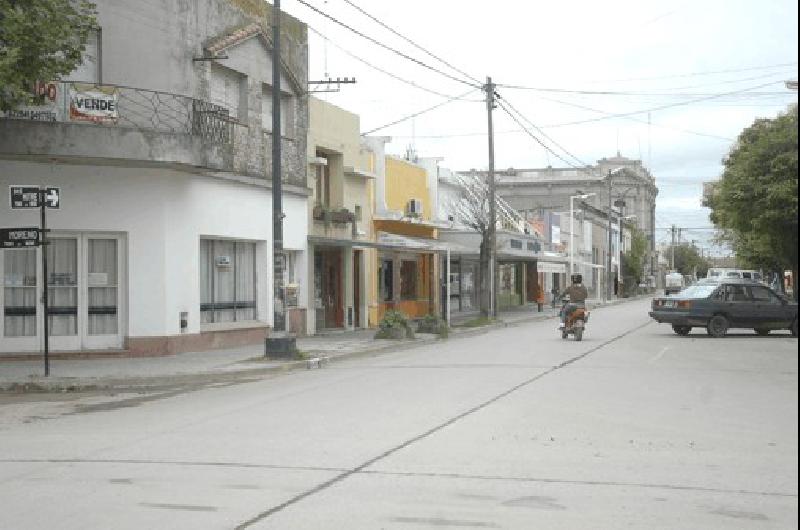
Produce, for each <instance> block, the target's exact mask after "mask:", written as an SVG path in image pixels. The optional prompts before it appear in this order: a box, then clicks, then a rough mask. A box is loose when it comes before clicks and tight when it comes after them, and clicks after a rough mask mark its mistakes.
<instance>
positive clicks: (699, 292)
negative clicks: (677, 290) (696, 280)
mask: <svg viewBox="0 0 800 530" xmlns="http://www.w3.org/2000/svg"><path fill="white" fill-rule="evenodd" d="M716 289H717V285H716V284H715V285H703V284H695V285H692V286H691V287H687V288H686V289H684V290H683V291H681V294H680V296H681V297H682V298H708V297H709V296H711V293H713V292H714V291H715V290H716Z"/></svg>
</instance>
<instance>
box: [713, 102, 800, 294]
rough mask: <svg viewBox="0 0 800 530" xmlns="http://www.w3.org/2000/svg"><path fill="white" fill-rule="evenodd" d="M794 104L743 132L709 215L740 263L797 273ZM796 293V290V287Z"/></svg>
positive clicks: (725, 160) (795, 113) (795, 109)
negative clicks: (783, 111) (785, 110)
mask: <svg viewBox="0 0 800 530" xmlns="http://www.w3.org/2000/svg"><path fill="white" fill-rule="evenodd" d="M797 155H798V153H797V105H792V106H791V107H789V109H788V110H787V112H785V113H783V114H780V115H778V116H777V117H776V118H774V119H758V120H756V121H755V122H754V123H753V125H751V126H750V127H748V128H747V129H745V130H744V131H742V133H741V134H740V135H739V137H738V139H737V140H736V144H735V145H734V147H733V149H732V150H731V152H730V154H729V155H728V156H727V157H726V158H725V159H724V160H723V163H724V166H725V168H724V171H723V174H722V179H721V180H720V183H719V185H718V187H717V191H716V192H715V194H714V195H713V196H712V197H711V198H710V200H709V206H710V208H711V220H712V221H713V222H714V224H715V225H717V226H718V227H719V228H721V229H723V230H725V234H726V235H727V237H726V238H727V240H728V241H729V242H730V243H731V244H732V246H733V248H734V249H735V250H736V252H737V257H738V258H739V260H740V261H742V262H743V263H745V264H747V265H749V266H753V267H759V268H761V267H766V268H770V269H771V270H773V271H778V270H780V271H781V273H782V271H783V270H786V269H791V270H792V271H793V274H794V277H795V278H796V277H797V258H798V256H797V234H798V230H797ZM795 298H797V290H795Z"/></svg>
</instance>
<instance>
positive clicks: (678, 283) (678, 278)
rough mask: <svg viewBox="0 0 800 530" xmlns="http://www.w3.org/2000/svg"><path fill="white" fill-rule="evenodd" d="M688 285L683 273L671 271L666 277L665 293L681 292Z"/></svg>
mask: <svg viewBox="0 0 800 530" xmlns="http://www.w3.org/2000/svg"><path fill="white" fill-rule="evenodd" d="M684 287H686V283H685V279H684V277H683V274H681V273H680V272H670V273H669V274H667V275H666V276H665V277H664V294H668V295H669V294H672V293H679V292H681V291H682V290H683V288H684Z"/></svg>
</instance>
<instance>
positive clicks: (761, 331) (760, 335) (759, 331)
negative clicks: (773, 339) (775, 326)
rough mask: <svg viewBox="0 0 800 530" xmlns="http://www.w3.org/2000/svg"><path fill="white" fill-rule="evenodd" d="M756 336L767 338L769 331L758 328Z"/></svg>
mask: <svg viewBox="0 0 800 530" xmlns="http://www.w3.org/2000/svg"><path fill="white" fill-rule="evenodd" d="M756 335H758V336H759V337H766V336H767V335H769V330H768V329H765V328H756Z"/></svg>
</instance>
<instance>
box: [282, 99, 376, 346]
mask: <svg viewBox="0 0 800 530" xmlns="http://www.w3.org/2000/svg"><path fill="white" fill-rule="evenodd" d="M309 110H310V117H311V120H310V128H309V141H308V159H309V185H310V186H311V188H312V198H313V200H312V201H310V202H309V207H310V211H309V227H310V230H309V235H308V241H309V261H308V277H309V278H312V279H313V289H311V290H310V291H309V299H308V304H307V307H308V308H310V311H308V315H307V330H308V333H315V332H317V331H322V330H329V329H354V328H365V327H367V326H368V325H369V320H368V316H369V309H368V307H369V297H368V295H367V292H368V283H367V281H368V279H369V278H370V277H371V275H372V273H373V272H372V271H373V268H374V261H373V260H372V259H370V257H371V250H372V249H373V244H374V240H375V237H374V233H373V226H372V211H373V205H372V201H373V198H372V197H373V194H374V191H373V189H374V180H375V175H374V173H373V172H372V168H373V166H374V163H373V158H372V156H371V153H370V152H369V151H368V150H366V149H364V148H362V145H361V137H360V132H361V131H360V125H359V123H360V122H359V117H358V116H357V115H355V114H353V113H351V112H347V111H345V110H343V109H340V108H338V107H336V106H335V105H332V104H330V103H326V102H324V101H321V100H319V99H316V98H310V99H309ZM297 331H301V330H297Z"/></svg>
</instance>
